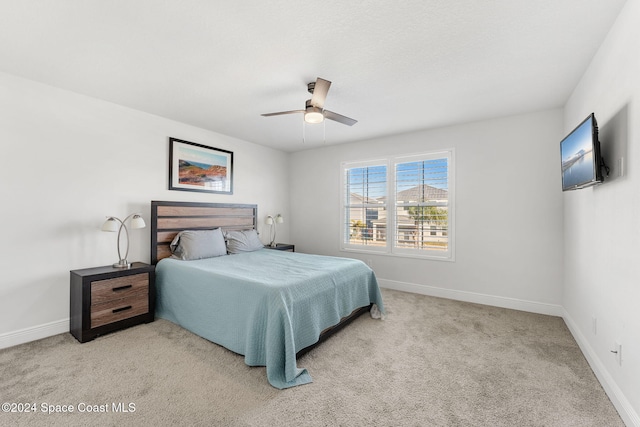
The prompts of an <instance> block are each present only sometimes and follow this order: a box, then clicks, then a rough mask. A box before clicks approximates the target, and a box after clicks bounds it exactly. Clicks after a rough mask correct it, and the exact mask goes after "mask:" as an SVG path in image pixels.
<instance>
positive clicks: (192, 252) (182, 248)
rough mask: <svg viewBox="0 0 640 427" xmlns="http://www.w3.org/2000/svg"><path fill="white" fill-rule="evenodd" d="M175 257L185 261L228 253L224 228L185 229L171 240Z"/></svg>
mask: <svg viewBox="0 0 640 427" xmlns="http://www.w3.org/2000/svg"><path fill="white" fill-rule="evenodd" d="M171 252H172V253H173V256H174V257H175V258H179V259H182V260H185V261H189V260H194V259H202V258H213V257H217V256H221V255H226V254H227V248H226V246H225V243H224V236H223V235H222V230H221V229H219V228H216V229H214V230H184V231H181V232H179V233H178V235H177V236H176V237H175V238H174V239H173V241H172V242H171Z"/></svg>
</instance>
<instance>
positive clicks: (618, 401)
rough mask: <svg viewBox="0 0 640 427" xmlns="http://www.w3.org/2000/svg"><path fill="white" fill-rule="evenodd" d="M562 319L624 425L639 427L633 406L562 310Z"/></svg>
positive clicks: (638, 419)
mask: <svg viewBox="0 0 640 427" xmlns="http://www.w3.org/2000/svg"><path fill="white" fill-rule="evenodd" d="M562 318H563V319H564V323H565V324H566V325H567V327H568V328H569V331H571V335H573V338H574V339H575V340H576V342H577V343H578V346H580V350H582V354H584V357H585V358H586V359H587V362H588V363H589V366H591V369H592V370H593V373H594V374H595V375H596V377H597V378H598V381H600V384H601V385H602V388H603V389H604V391H605V392H606V393H607V395H608V396H609V399H610V400H611V403H613V406H615V408H616V410H617V411H618V414H620V417H621V418H622V420H623V421H624V423H625V424H626V425H627V426H635V427H640V416H638V413H637V412H636V411H635V410H634V409H633V405H631V403H630V402H629V400H628V399H627V398H626V397H625V395H624V393H623V392H622V390H620V388H619V387H618V385H617V384H616V382H615V381H614V380H613V378H612V377H611V375H609V372H608V371H607V369H606V368H605V366H604V364H603V363H602V362H601V360H600V359H599V358H598V356H597V354H596V352H595V351H594V350H593V348H592V347H591V346H590V345H589V342H588V341H587V340H586V338H585V337H584V335H582V333H581V332H580V329H578V327H577V326H576V323H575V322H574V321H573V319H572V318H571V316H569V313H567V311H566V310H563V314H562Z"/></svg>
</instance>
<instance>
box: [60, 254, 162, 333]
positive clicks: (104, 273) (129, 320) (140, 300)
mask: <svg viewBox="0 0 640 427" xmlns="http://www.w3.org/2000/svg"><path fill="white" fill-rule="evenodd" d="M155 305H156V291H155V267H154V266H153V265H149V264H144V263H141V262H135V263H133V264H132V265H131V267H130V268H115V267H111V266H106V267H96V268H85V269H82V270H72V271H71V292H70V317H71V321H70V328H69V329H70V332H71V335H73V336H74V337H76V339H77V340H78V341H80V342H87V341H91V340H92V339H94V338H96V337H97V336H99V335H103V334H107V333H109V332H113V331H117V330H120V329H124V328H128V327H130V326H134V325H138V324H140V323H149V322H153V320H154V318H155Z"/></svg>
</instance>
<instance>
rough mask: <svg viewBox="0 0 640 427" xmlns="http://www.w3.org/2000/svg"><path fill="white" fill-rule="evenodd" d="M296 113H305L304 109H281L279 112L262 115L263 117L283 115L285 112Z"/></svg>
mask: <svg viewBox="0 0 640 427" xmlns="http://www.w3.org/2000/svg"><path fill="white" fill-rule="evenodd" d="M295 113H304V110H291V111H280V112H278V113H267V114H260V115H261V116H263V117H271V116H282V115H283V114H295Z"/></svg>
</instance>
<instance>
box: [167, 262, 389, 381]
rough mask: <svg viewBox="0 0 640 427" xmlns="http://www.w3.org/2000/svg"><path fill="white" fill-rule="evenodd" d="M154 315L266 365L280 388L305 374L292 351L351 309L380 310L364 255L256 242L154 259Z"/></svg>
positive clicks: (315, 338) (313, 340)
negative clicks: (184, 257)
mask: <svg viewBox="0 0 640 427" xmlns="http://www.w3.org/2000/svg"><path fill="white" fill-rule="evenodd" d="M156 291H157V304H156V315H157V316H158V317H160V318H163V319H167V320H169V321H171V322H173V323H176V324H178V325H180V326H182V327H184V328H186V329H188V330H190V331H192V332H194V333H195V334H197V335H200V336H201V337H203V338H206V339H208V340H210V341H213V342H215V343H217V344H220V345H222V346H224V347H226V348H228V349H229V350H231V351H233V352H235V353H239V354H241V355H244V358H245V363H246V364H247V365H249V366H266V368H267V379H268V381H269V383H270V384H271V385H273V386H274V387H277V388H279V389H283V388H287V387H292V386H296V385H301V384H306V383H309V382H311V376H310V375H309V373H308V372H307V371H306V369H302V368H298V367H297V365H296V352H298V351H299V350H301V349H303V348H305V347H308V346H309V345H312V344H314V343H316V342H317V341H318V339H319V336H320V332H322V331H323V330H324V329H326V328H328V327H330V326H333V325H335V324H337V323H338V322H339V321H340V319H341V318H343V317H345V316H347V315H349V314H350V313H351V312H352V311H353V310H354V309H356V308H358V307H363V306H366V305H369V304H370V303H374V304H376V305H377V306H378V309H379V310H380V311H381V312H382V313H384V306H383V303H382V297H381V294H380V289H379V287H378V283H377V281H376V277H375V275H374V273H373V271H372V270H371V269H370V268H369V267H368V266H367V265H366V264H364V263H363V262H362V261H359V260H354V259H349V258H336V257H327V256H321V255H309V254H302V253H292V252H282V251H277V250H269V249H262V250H258V251H255V252H248V253H241V254H236V255H227V256H222V257H217V258H208V259H202V260H197V261H181V260H176V259H171V258H166V259H163V260H161V261H160V262H158V265H157V267H156Z"/></svg>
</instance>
